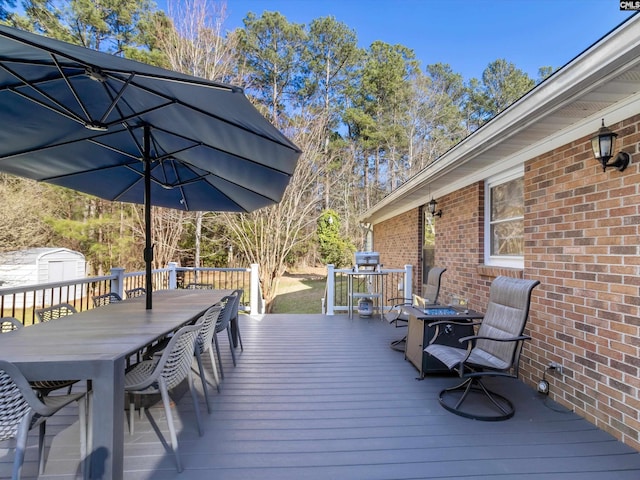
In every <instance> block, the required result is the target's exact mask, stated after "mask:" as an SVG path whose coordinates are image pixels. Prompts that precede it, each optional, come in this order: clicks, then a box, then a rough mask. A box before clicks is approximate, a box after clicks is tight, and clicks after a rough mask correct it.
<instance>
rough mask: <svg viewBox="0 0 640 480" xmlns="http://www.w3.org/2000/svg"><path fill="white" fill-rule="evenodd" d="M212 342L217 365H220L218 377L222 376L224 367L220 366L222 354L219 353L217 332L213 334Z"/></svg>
mask: <svg viewBox="0 0 640 480" xmlns="http://www.w3.org/2000/svg"><path fill="white" fill-rule="evenodd" d="M213 344H214V346H215V347H216V356H217V357H218V366H219V367H220V378H224V369H223V368H222V356H221V355H220V344H219V343H218V334H217V333H214V334H213Z"/></svg>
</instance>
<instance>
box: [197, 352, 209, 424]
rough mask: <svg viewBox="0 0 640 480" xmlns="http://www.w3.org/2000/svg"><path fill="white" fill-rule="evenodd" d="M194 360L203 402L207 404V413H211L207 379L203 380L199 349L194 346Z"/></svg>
mask: <svg viewBox="0 0 640 480" xmlns="http://www.w3.org/2000/svg"><path fill="white" fill-rule="evenodd" d="M196 360H197V361H198V373H199V374H200V381H201V382H202V391H203V392H204V400H205V403H206V404H207V413H211V405H210V404H209V389H208V388H207V379H206V378H204V368H203V367H202V355H201V353H200V347H199V346H196Z"/></svg>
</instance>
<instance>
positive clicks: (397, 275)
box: [322, 265, 413, 315]
mask: <svg viewBox="0 0 640 480" xmlns="http://www.w3.org/2000/svg"><path fill="white" fill-rule="evenodd" d="M380 273H383V274H384V275H382V276H381V278H380V279H378V280H377V282H380V281H381V282H384V286H383V288H380V285H378V286H376V287H375V288H376V291H375V292H373V293H374V294H379V295H381V296H382V298H381V299H380V304H379V306H378V308H382V309H383V310H384V309H386V308H389V307H391V306H393V305H394V304H395V303H402V302H398V301H397V299H400V298H411V294H412V293H413V292H412V287H411V286H412V281H413V277H412V276H413V266H412V265H405V266H404V269H401V268H381V269H380ZM350 276H351V277H352V278H351V282H352V287H351V288H352V292H349V277H350ZM371 281H372V280H371V278H367V275H358V272H356V271H354V269H352V268H348V269H338V268H335V267H334V266H333V265H327V285H326V288H325V296H324V298H323V299H322V313H324V314H326V315H335V314H336V313H349V305H351V308H352V309H353V308H354V307H355V308H357V301H355V302H354V301H353V298H352V301H349V296H350V295H353V294H355V293H356V292H367V291H368V290H369V289H370V288H372V286H371V284H370V283H368V282H371ZM382 292H384V295H382ZM359 296H362V295H359Z"/></svg>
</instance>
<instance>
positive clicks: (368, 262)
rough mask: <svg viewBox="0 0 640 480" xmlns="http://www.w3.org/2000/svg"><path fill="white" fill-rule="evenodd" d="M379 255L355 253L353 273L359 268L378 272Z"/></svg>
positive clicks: (375, 253) (376, 253)
mask: <svg viewBox="0 0 640 480" xmlns="http://www.w3.org/2000/svg"><path fill="white" fill-rule="evenodd" d="M380 266H381V265H380V254H379V253H378V252H356V253H355V271H356V272H357V271H358V270H360V269H361V268H362V269H363V270H375V271H379V270H380Z"/></svg>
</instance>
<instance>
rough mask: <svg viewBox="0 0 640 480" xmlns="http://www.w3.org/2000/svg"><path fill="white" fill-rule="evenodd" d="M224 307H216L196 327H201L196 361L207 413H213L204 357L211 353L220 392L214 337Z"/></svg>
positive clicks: (215, 378)
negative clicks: (203, 363) (203, 361)
mask: <svg viewBox="0 0 640 480" xmlns="http://www.w3.org/2000/svg"><path fill="white" fill-rule="evenodd" d="M221 311H222V307H221V306H220V305H214V306H213V307H211V308H210V309H209V310H207V311H206V312H205V314H204V315H203V316H202V317H200V319H198V321H197V322H196V325H200V333H199V334H198V338H197V339H196V348H195V354H196V360H197V361H198V373H199V374H200V380H201V381H202V390H203V391H204V399H205V401H206V403H207V412H209V413H211V405H210V404H209V391H208V390H209V389H208V388H207V380H206V378H205V374H204V367H203V365H202V355H203V354H205V353H206V352H209V360H210V361H211V369H212V370H213V378H214V380H215V383H216V388H217V390H218V392H219V391H220V377H219V376H218V367H217V366H216V360H215V357H214V355H213V336H214V335H215V332H216V322H217V321H218V318H219V316H220V312H221Z"/></svg>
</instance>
